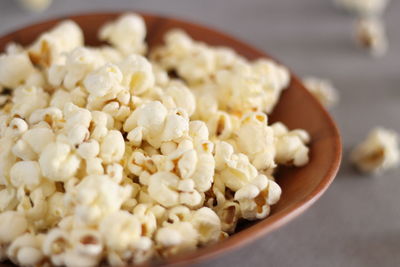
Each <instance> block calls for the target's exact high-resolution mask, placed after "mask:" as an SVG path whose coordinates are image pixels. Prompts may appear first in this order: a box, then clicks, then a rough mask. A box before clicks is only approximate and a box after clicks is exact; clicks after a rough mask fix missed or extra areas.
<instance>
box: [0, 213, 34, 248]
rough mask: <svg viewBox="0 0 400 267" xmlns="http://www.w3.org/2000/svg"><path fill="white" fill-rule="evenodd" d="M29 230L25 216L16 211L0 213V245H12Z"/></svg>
mask: <svg viewBox="0 0 400 267" xmlns="http://www.w3.org/2000/svg"><path fill="white" fill-rule="evenodd" d="M27 228H28V222H27V220H26V218H25V216H24V215H23V214H22V213H20V212H16V211H5V212H3V213H0V244H5V243H10V242H12V241H14V240H15V239H16V238H17V237H18V236H20V235H22V234H23V233H24V232H25V231H26V230H27Z"/></svg>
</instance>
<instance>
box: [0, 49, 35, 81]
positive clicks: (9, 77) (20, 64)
mask: <svg viewBox="0 0 400 267" xmlns="http://www.w3.org/2000/svg"><path fill="white" fill-rule="evenodd" d="M34 71H35V68H34V67H33V65H32V62H31V61H30V60H29V57H28V55H27V54H26V53H17V54H1V55H0V85H1V86H4V87H10V88H15V87H17V86H19V85H22V84H23V83H25V82H26V81H27V79H28V78H29V76H30V75H31V74H32V73H33V72H34Z"/></svg>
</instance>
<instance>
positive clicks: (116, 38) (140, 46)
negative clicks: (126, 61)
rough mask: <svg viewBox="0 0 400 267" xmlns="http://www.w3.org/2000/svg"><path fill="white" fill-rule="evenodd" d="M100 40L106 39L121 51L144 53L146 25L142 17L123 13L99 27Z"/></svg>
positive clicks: (125, 52)
mask: <svg viewBox="0 0 400 267" xmlns="http://www.w3.org/2000/svg"><path fill="white" fill-rule="evenodd" d="M99 37H100V39H101V40H104V41H108V42H109V43H110V44H112V45H113V46H115V47H116V48H118V49H119V50H120V51H121V52H122V53H124V54H126V55H128V54H131V53H139V54H144V53H145V52H146V49H147V47H146V44H145V42H144V38H145V37H146V25H145V23H144V20H143V18H142V17H140V16H138V15H136V14H125V15H123V16H121V17H120V18H118V19H117V20H116V21H115V22H111V23H108V24H106V25H104V26H103V27H102V28H101V29H100V33H99Z"/></svg>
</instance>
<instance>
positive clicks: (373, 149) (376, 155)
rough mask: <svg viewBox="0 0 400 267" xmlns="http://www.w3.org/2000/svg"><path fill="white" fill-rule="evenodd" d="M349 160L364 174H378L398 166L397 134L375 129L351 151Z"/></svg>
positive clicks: (383, 129)
mask: <svg viewBox="0 0 400 267" xmlns="http://www.w3.org/2000/svg"><path fill="white" fill-rule="evenodd" d="M351 159H352V161H353V163H354V164H355V165H356V166H357V168H358V169H359V170H360V171H362V172H365V173H372V174H380V173H382V172H384V171H386V170H388V169H391V168H394V167H396V166H398V164H399V161H400V151H399V143H398V135H397V133H395V132H394V131H391V130H388V129H385V128H381V127H377V128H375V129H374V130H372V131H371V132H370V133H369V134H368V136H367V138H366V139H365V140H364V141H362V142H361V143H360V144H359V145H358V146H357V147H356V148H355V149H354V150H353V151H352V153H351Z"/></svg>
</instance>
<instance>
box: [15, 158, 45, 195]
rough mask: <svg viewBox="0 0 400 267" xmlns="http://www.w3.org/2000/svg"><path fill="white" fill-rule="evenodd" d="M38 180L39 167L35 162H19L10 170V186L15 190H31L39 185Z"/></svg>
mask: <svg viewBox="0 0 400 267" xmlns="http://www.w3.org/2000/svg"><path fill="white" fill-rule="evenodd" d="M40 180H41V173H40V166H39V163H38V162H36V161H19V162H17V163H15V164H14V166H13V167H12V168H11V170H10V181H11V184H12V185H13V186H15V187H17V188H19V187H26V188H27V189H29V190H33V189H34V188H35V187H36V186H38V185H39V184H40Z"/></svg>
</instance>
